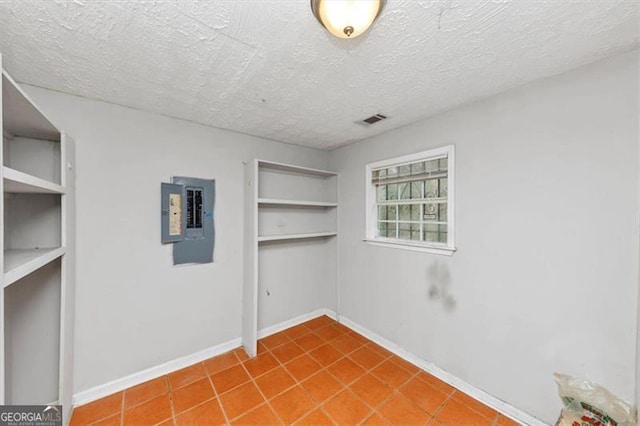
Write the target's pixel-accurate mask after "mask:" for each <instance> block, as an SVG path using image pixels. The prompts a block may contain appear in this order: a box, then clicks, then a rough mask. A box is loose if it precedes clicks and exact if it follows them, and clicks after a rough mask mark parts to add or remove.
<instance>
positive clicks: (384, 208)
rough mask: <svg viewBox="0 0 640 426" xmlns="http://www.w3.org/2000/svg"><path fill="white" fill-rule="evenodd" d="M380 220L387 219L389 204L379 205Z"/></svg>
mask: <svg viewBox="0 0 640 426" xmlns="http://www.w3.org/2000/svg"><path fill="white" fill-rule="evenodd" d="M393 219H394V220H395V217H394V218H393ZM378 220H387V206H378Z"/></svg>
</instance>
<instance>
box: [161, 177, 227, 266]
mask: <svg viewBox="0 0 640 426" xmlns="http://www.w3.org/2000/svg"><path fill="white" fill-rule="evenodd" d="M172 181H173V183H163V184H162V191H161V200H162V205H161V225H162V230H161V240H162V242H163V243H173V264H174V265H178V264H183V263H209V262H213V249H214V245H215V228H214V222H213V212H214V205H215V193H216V187H215V181H214V180H207V179H197V178H189V177H182V176H180V177H174V178H173V179H172Z"/></svg>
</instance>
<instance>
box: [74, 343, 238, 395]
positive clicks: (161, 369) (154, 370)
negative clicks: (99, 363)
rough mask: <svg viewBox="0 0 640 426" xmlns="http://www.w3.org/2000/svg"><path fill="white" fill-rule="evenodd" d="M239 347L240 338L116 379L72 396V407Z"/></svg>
mask: <svg viewBox="0 0 640 426" xmlns="http://www.w3.org/2000/svg"><path fill="white" fill-rule="evenodd" d="M239 346H240V338H239V337H238V338H236V339H233V340H230V341H228V342H225V343H221V344H219V345H216V346H212V347H210V348H207V349H204V350H202V351H200V352H196V353H194V354H191V355H187V356H184V357H182V358H177V359H174V360H172V361H169V362H165V363H164V364H160V365H156V366H155V367H151V368H147V369H146V370H142V371H139V372H137V373H133V374H131V375H129V376H126V377H122V378H120V379H116V380H114V381H112V382H109V383H105V384H103V385H99V386H96V387H93V388H90V389H87V390H84V391H81V392H78V393H75V394H74V395H73V405H74V406H77V405H83V404H87V403H89V402H91V401H95V400H97V399H100V398H104V397H105V396H109V395H111V394H114V393H116V392H120V391H122V390H125V389H127V388H130V387H131V386H135V385H139V384H140V383H144V382H146V381H149V380H153V379H155V378H157V377H161V376H164V375H165V374H169V373H171V372H174V371H176V370H180V369H181V368H185V367H188V366H190V365H193V364H196V363H198V362H202V361H204V360H206V359H209V358H211V357H213V356H216V355H220V354H223V353H225V352H228V351H230V350H232V349H235V348H237V347H239Z"/></svg>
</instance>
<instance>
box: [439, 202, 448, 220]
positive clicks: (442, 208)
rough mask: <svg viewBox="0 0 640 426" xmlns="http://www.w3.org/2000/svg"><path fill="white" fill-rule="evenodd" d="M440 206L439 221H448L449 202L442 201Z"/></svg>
mask: <svg viewBox="0 0 640 426" xmlns="http://www.w3.org/2000/svg"><path fill="white" fill-rule="evenodd" d="M439 208H440V214H439V219H438V220H439V221H440V222H446V221H447V204H446V203H442V204H440V206H439Z"/></svg>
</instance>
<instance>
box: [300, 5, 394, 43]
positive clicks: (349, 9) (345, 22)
mask: <svg viewBox="0 0 640 426" xmlns="http://www.w3.org/2000/svg"><path fill="white" fill-rule="evenodd" d="M385 3H386V1H385V0H311V10H312V11H313V15H314V16H315V17H316V18H317V19H318V21H319V22H320V24H322V26H323V27H325V28H326V29H327V30H328V31H329V32H330V33H331V34H333V35H334V36H336V37H339V38H355V37H358V36H359V35H361V34H363V33H364V32H365V31H367V29H368V28H369V27H370V26H371V24H373V22H374V21H375V20H376V18H377V17H378V16H379V15H380V12H382V9H383V7H384V5H385Z"/></svg>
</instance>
